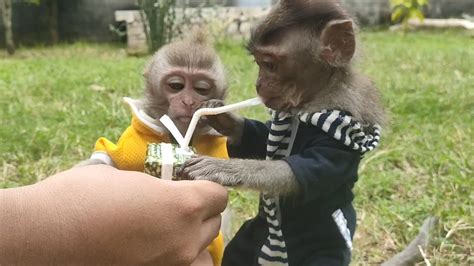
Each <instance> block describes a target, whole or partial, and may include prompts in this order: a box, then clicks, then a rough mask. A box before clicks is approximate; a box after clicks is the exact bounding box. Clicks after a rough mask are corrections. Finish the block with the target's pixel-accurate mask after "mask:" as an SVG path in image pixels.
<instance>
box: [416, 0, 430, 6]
mask: <svg viewBox="0 0 474 266" xmlns="http://www.w3.org/2000/svg"><path fill="white" fill-rule="evenodd" d="M428 2H429V0H418V5H419V6H426V5H428Z"/></svg>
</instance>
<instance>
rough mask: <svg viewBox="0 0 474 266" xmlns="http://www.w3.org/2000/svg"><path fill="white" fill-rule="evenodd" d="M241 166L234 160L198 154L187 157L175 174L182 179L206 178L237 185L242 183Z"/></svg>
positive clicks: (219, 182) (224, 183)
mask: <svg viewBox="0 0 474 266" xmlns="http://www.w3.org/2000/svg"><path fill="white" fill-rule="evenodd" d="M241 168H242V166H241V165H239V164H238V163H235V161H234V160H224V159H217V158H211V157H206V156H198V157H193V158H191V159H188V160H187V161H186V162H185V163H184V164H183V166H182V167H181V168H180V169H178V170H177V171H176V175H177V177H178V178H179V179H184V180H208V181H213V182H216V183H218V184H221V185H224V186H237V185H239V184H241V183H242V180H241V179H240V175H239V171H240V169H241Z"/></svg>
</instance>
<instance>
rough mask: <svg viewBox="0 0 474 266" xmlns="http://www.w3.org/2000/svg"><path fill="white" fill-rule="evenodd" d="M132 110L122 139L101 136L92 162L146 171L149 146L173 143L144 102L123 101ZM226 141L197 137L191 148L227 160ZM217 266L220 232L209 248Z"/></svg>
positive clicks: (212, 136) (220, 256) (203, 136)
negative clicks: (145, 165)
mask: <svg viewBox="0 0 474 266" xmlns="http://www.w3.org/2000/svg"><path fill="white" fill-rule="evenodd" d="M124 99H125V101H126V102H127V103H128V104H129V106H130V108H131V110H132V123H131V125H130V126H129V127H128V128H127V129H126V130H125V132H124V133H123V134H122V136H120V138H119V140H118V142H117V144H115V143H113V142H111V141H109V140H108V139H106V138H104V137H101V138H99V139H98V140H97V142H96V144H95V152H94V153H93V154H92V156H91V159H99V160H101V161H103V162H104V163H106V164H109V165H113V166H114V167H116V168H118V169H121V170H129V171H139V172H143V171H144V162H145V157H146V150H147V145H148V143H161V142H166V143H169V142H170V137H169V134H168V133H166V131H165V130H163V129H162V128H160V127H159V126H158V125H156V124H154V123H153V121H152V120H151V119H150V118H149V117H147V116H146V114H144V113H143V112H142V111H141V110H140V106H141V102H140V101H137V100H132V99H129V98H124ZM226 141H227V140H226V138H225V137H222V136H217V135H211V134H208V135H197V136H194V137H193V140H192V143H191V145H192V146H193V147H194V148H195V149H196V152H197V153H198V154H201V155H207V156H211V157H216V158H223V159H228V158H229V157H228V154H227V145H226ZM207 249H208V251H209V253H210V254H211V256H212V259H213V261H214V265H220V264H221V261H222V256H223V252H224V240H223V237H222V234H221V233H219V235H218V236H217V238H215V239H214V240H213V242H212V243H211V244H210V245H209V246H208V248H207Z"/></svg>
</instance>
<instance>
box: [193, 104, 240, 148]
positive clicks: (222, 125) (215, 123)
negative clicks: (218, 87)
mask: <svg viewBox="0 0 474 266" xmlns="http://www.w3.org/2000/svg"><path fill="white" fill-rule="evenodd" d="M221 106H224V102H223V101H222V100H209V101H206V102H203V103H202V104H201V106H200V108H216V107H221ZM204 121H205V122H206V123H207V124H208V125H209V126H211V127H212V128H214V129H215V130H216V131H217V132H219V133H221V134H222V135H224V136H226V137H228V141H229V142H230V143H231V144H233V145H237V144H239V143H240V140H241V138H242V134H243V130H244V118H243V117H241V116H238V115H236V114H234V113H231V112H227V113H222V114H218V115H208V116H205V117H204Z"/></svg>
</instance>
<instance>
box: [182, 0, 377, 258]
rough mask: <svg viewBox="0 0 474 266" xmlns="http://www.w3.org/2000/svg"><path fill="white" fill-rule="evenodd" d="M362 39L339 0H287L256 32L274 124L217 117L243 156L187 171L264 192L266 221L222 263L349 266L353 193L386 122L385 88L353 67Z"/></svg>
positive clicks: (192, 163) (252, 225) (249, 226)
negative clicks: (382, 92) (366, 155)
mask: <svg viewBox="0 0 474 266" xmlns="http://www.w3.org/2000/svg"><path fill="white" fill-rule="evenodd" d="M355 34H356V29H355V26H354V22H353V20H352V19H351V17H350V16H349V15H348V13H347V12H346V10H344V8H343V7H342V6H341V4H340V3H339V2H338V1H335V0H334V1H319V0H313V1H308V0H281V1H280V2H279V3H278V4H277V5H276V6H275V7H274V8H273V9H272V10H271V11H270V13H269V14H268V15H267V16H266V17H265V18H264V19H263V20H262V21H261V22H260V23H259V24H258V25H257V26H256V28H255V30H254V31H253V33H252V36H251V39H250V42H249V44H248V50H249V52H250V53H251V54H252V55H253V56H254V58H255V61H256V63H257V64H258V66H259V74H258V79H257V81H256V90H257V93H258V95H259V96H260V98H261V99H262V100H263V102H264V104H265V105H266V106H267V107H269V108H270V109H271V110H273V111H272V119H271V121H269V122H268V123H266V124H265V123H261V122H259V121H255V120H250V119H244V118H242V117H238V116H237V115H234V114H224V115H219V116H215V117H212V116H209V117H208V118H207V119H208V121H209V123H210V124H211V125H212V126H213V127H214V128H215V129H216V130H217V131H219V132H221V133H222V134H224V135H227V136H228V149H229V154H230V155H231V157H237V158H240V159H230V160H225V161H224V160H219V159H215V158H209V157H198V158H192V159H190V160H188V161H187V162H186V163H185V164H184V166H183V168H182V170H181V171H180V172H179V173H178V175H180V176H181V178H186V179H195V180H211V181H214V182H217V183H220V184H223V185H229V186H241V187H246V188H251V189H255V190H258V191H260V192H262V196H261V198H260V207H259V213H258V215H257V216H256V217H255V218H253V219H251V220H249V221H247V222H246V223H244V225H243V226H242V227H241V228H240V230H239V231H238V232H237V234H236V236H235V237H234V238H233V240H232V241H231V242H230V243H229V244H228V245H227V247H226V250H225V253H224V260H223V265H236V266H237V265H348V264H349V263H350V259H351V251H352V238H353V235H354V231H355V227H356V214H355V210H354V207H353V205H352V200H353V197H354V195H353V193H352V188H353V186H354V184H355V182H356V181H357V179H358V166H359V162H360V160H361V158H362V155H363V154H364V153H366V152H368V151H370V150H372V149H373V148H375V147H376V146H377V144H378V142H379V138H380V125H381V124H382V123H383V121H384V114H383V110H382V108H381V106H380V104H379V93H378V91H377V89H376V88H375V86H374V85H373V84H372V83H371V82H370V80H369V79H368V78H366V77H364V76H363V75H361V74H360V73H358V72H357V71H355V70H354V68H353V66H352V65H351V62H352V60H353V57H354V54H355V51H356V37H355ZM221 104H222V103H221V102H219V101H211V102H209V103H207V105H209V106H218V105H221Z"/></svg>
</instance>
